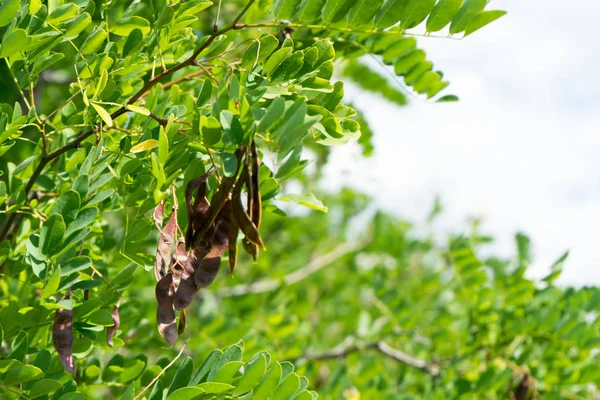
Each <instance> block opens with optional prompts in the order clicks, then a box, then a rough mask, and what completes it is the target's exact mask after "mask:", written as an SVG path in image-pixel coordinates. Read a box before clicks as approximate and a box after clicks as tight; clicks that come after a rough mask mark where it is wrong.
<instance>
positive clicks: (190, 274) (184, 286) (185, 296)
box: [173, 248, 208, 310]
mask: <svg viewBox="0 0 600 400" xmlns="http://www.w3.org/2000/svg"><path fill="white" fill-rule="evenodd" d="M207 254H208V250H207V249H206V248H197V249H194V251H193V252H191V253H190V254H189V255H188V259H187V262H186V264H185V267H184V271H183V275H182V277H181V280H180V282H179V287H178V288H177V291H176V292H175V294H174V295H173V307H175V309H176V310H182V309H184V308H186V307H187V306H189V305H190V303H191V302H192V300H193V299H194V296H195V295H196V293H198V290H199V288H198V286H197V285H196V281H195V272H196V270H197V269H198V266H199V265H200V262H201V261H202V259H203V258H204V256H206V255H207Z"/></svg>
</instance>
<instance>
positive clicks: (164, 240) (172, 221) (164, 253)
mask: <svg viewBox="0 0 600 400" xmlns="http://www.w3.org/2000/svg"><path fill="white" fill-rule="evenodd" d="M159 206H160V205H159ZM157 208H158V207H157ZM155 215H156V212H155ZM175 229H177V207H173V212H172V213H171V216H170V217H169V221H168V222H167V225H166V226H165V227H164V229H161V232H160V236H159V238H158V246H157V247H156V259H155V261H154V277H155V278H156V280H157V281H159V280H161V279H162V278H163V277H164V276H165V275H166V273H167V268H168V266H169V261H170V259H171V249H172V248H173V238H174V236H175Z"/></svg>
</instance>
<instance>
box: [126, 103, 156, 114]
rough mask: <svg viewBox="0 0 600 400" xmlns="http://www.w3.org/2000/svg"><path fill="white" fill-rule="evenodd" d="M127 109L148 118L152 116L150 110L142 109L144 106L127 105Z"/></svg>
mask: <svg viewBox="0 0 600 400" xmlns="http://www.w3.org/2000/svg"><path fill="white" fill-rule="evenodd" d="M125 108H127V109H128V110H129V111H133V112H135V113H138V114H141V115H146V116H148V115H150V110H148V109H147V108H145V107H142V106H137V105H134V104H127V106H126V107H125Z"/></svg>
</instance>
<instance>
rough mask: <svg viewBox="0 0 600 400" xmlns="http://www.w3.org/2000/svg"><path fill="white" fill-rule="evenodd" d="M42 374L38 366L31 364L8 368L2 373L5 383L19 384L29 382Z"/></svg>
mask: <svg viewBox="0 0 600 400" xmlns="http://www.w3.org/2000/svg"><path fill="white" fill-rule="evenodd" d="M42 376H44V373H43V372H42V370H41V369H39V368H38V367H34V366H33V365H23V366H21V367H17V368H14V369H11V370H9V371H8V372H7V373H6V374H5V375H4V384H5V385H20V384H21V383H24V382H29V381H32V380H35V379H38V378H40V377H42Z"/></svg>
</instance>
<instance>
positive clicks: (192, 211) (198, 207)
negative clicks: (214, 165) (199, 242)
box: [185, 172, 212, 246]
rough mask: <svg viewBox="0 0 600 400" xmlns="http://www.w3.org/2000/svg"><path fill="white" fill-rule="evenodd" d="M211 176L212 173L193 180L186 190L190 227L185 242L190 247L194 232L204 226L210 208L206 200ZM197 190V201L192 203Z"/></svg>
mask: <svg viewBox="0 0 600 400" xmlns="http://www.w3.org/2000/svg"><path fill="white" fill-rule="evenodd" d="M210 174H212V172H210V173H207V174H204V175H202V176H201V177H199V178H196V179H192V180H191V181H190V182H189V183H188V184H187V186H186V188H185V202H186V205H187V213H188V226H187V230H186V232H185V241H186V243H188V246H191V245H192V244H193V241H194V231H195V230H197V229H198V228H199V227H200V225H202V221H203V218H204V214H205V213H206V211H207V210H208V207H209V206H210V204H209V203H208V200H207V199H206V180H207V178H208V176H209V175H210ZM196 188H197V191H196V199H195V200H194V201H193V202H192V200H193V199H192V194H193V192H194V189H196Z"/></svg>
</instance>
